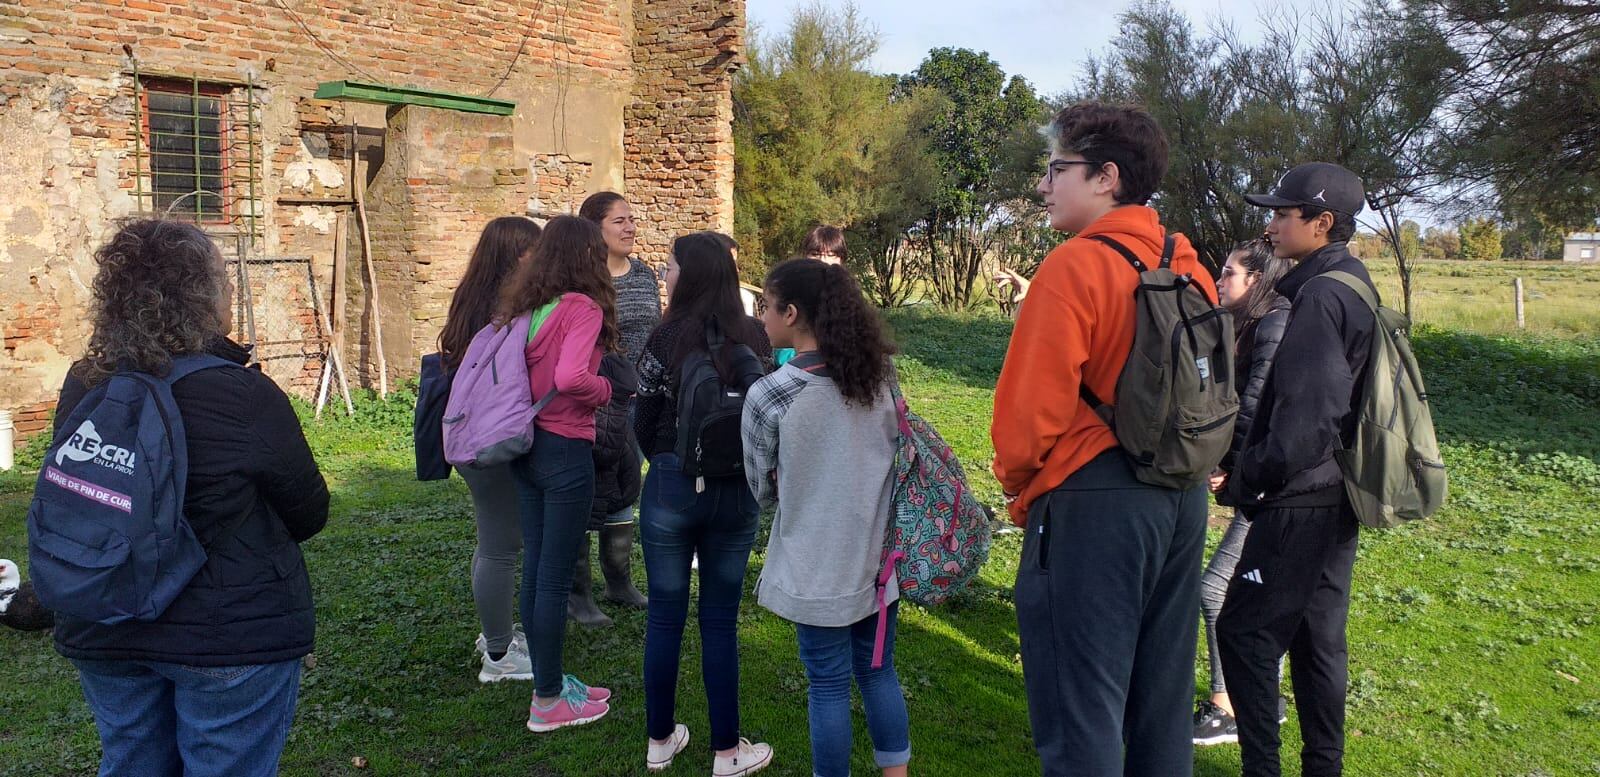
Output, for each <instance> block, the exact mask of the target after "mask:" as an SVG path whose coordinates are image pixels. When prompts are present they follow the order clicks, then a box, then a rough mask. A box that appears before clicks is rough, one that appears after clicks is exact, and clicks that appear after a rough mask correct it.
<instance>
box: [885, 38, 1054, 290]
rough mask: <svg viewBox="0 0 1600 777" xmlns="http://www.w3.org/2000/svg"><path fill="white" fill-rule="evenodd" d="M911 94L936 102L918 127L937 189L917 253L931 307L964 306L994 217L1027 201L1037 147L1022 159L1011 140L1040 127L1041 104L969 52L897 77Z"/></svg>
mask: <svg viewBox="0 0 1600 777" xmlns="http://www.w3.org/2000/svg"><path fill="white" fill-rule="evenodd" d="M918 89H928V90H932V91H934V92H936V93H938V94H939V95H940V96H941V97H942V98H943V99H942V101H941V102H940V103H939V104H938V107H937V109H935V110H933V111H931V112H930V113H929V114H928V115H927V117H926V118H927V119H928V123H927V124H925V125H924V126H923V132H924V135H925V137H926V138H927V140H928V144H929V149H930V152H931V154H932V156H933V160H934V164H935V166H936V167H937V169H938V171H939V176H938V178H937V179H936V180H937V181H938V182H939V186H938V188H937V189H936V190H935V191H934V192H933V193H932V196H931V198H930V199H931V205H930V207H929V209H928V211H927V214H926V216H925V217H924V218H923V219H922V223H921V225H920V227H919V229H918V234H919V237H920V240H919V241H918V244H917V246H916V248H917V249H918V250H919V252H920V253H921V255H922V259H923V261H924V268H923V270H924V271H923V277H924V279H925V280H926V281H927V283H928V287H929V289H930V291H931V292H932V293H933V296H934V299H935V301H937V302H938V303H939V304H940V305H943V306H945V307H957V308H960V307H967V306H969V305H970V304H972V302H973V290H974V288H975V285H976V281H977V278H978V276H979V274H980V273H981V271H982V269H983V267H984V264H985V261H986V260H987V259H988V257H989V256H990V254H991V251H992V249H993V248H994V238H995V233H994V230H993V227H994V225H995V220H996V218H997V217H999V216H1000V214H1001V210H1002V208H1003V207H1004V206H1005V204H1006V203H1008V202H1012V201H1015V200H1017V199H1019V198H1025V197H1028V196H1030V195H1029V194H1027V191H1028V189H1030V188H1031V184H1029V183H1028V182H1027V179H1028V178H1029V176H1030V175H1034V174H1036V171H1037V170H1038V169H1039V167H1040V166H1041V165H1042V162H1043V159H1042V153H1041V149H1042V144H1041V143H1039V142H1038V141H1037V140H1034V141H1033V142H1032V149H1033V150H1032V152H1031V153H1021V152H1019V143H1018V141H1017V138H1018V136H1019V133H1020V132H1022V131H1024V129H1025V128H1027V127H1029V125H1032V126H1037V125H1038V124H1039V123H1040V122H1042V121H1043V119H1044V116H1043V111H1044V104H1043V103H1042V102H1041V101H1040V100H1039V98H1038V96H1037V95H1036V94H1034V91H1033V87H1032V86H1030V85H1029V84H1028V82H1027V81H1026V80H1025V79H1023V78H1021V77H1020V76H1012V77H1011V78H1010V79H1007V78H1006V75H1005V73H1004V72H1003V71H1002V70H1001V69H1000V66H999V65H998V64H996V63H995V61H994V60H993V59H991V58H990V57H989V55H988V54H985V53H981V52H975V51H971V50H968V49H953V48H937V49H934V50H932V51H930V52H929V53H928V56H927V58H925V59H924V60H923V61H922V64H921V65H920V66H918V68H917V69H916V71H915V72H913V73H911V74H909V75H907V76H904V77H902V78H901V79H900V85H899V90H900V92H901V93H902V94H906V93H910V92H913V91H915V90H918Z"/></svg>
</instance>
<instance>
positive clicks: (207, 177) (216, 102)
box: [140, 78, 234, 222]
mask: <svg viewBox="0 0 1600 777" xmlns="http://www.w3.org/2000/svg"><path fill="white" fill-rule="evenodd" d="M140 80H141V86H142V87H143V88H142V89H141V90H140V109H141V113H142V114H143V116H144V122H143V127H142V128H141V129H142V130H143V134H144V142H145V148H147V149H149V151H148V154H149V157H148V158H149V162H150V166H149V182H150V190H151V195H152V203H151V204H152V205H154V206H155V211H156V212H157V213H168V212H172V213H183V214H186V215H190V216H193V217H194V218H195V219H197V220H200V221H213V222H214V221H226V220H228V219H229V218H230V216H231V214H230V213H229V209H230V205H229V203H231V202H232V201H233V199H234V198H233V197H231V196H230V193H229V191H228V189H229V183H230V182H229V175H228V171H229V164H228V152H229V143H228V137H229V127H228V118H229V117H228V114H229V111H228V105H227V103H228V95H229V94H230V93H231V92H232V90H233V89H234V87H232V86H230V85H226V84H213V83H205V82H201V81H185V80H171V79H161V78H143V79H140Z"/></svg>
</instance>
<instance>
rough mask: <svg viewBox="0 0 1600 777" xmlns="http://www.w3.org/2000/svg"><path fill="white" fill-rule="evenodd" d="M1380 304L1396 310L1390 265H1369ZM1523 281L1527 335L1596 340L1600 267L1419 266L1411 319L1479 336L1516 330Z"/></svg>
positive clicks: (1397, 300)
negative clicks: (1517, 285) (1516, 284)
mask: <svg viewBox="0 0 1600 777" xmlns="http://www.w3.org/2000/svg"><path fill="white" fill-rule="evenodd" d="M1367 266H1368V267H1369V268H1370V269H1371V270H1372V274H1373V279H1374V280H1375V281H1377V283H1378V290H1379V291H1381V292H1382V293H1383V299H1384V302H1385V303H1387V304H1389V305H1391V306H1393V307H1394V308H1395V309H1397V310H1398V309H1399V307H1400V281H1399V278H1398V277H1397V276H1396V274H1395V270H1394V265H1393V264H1390V263H1387V262H1384V261H1374V262H1370V263H1368V265H1367ZM1518 277H1520V278H1522V284H1523V319H1524V321H1525V323H1526V325H1527V331H1528V332H1531V333H1535V334H1552V335H1563V336H1582V337H1596V336H1600V264H1562V263H1561V262H1446V261H1437V262H1419V263H1418V265H1417V268H1416V270H1415V271H1414V274H1413V276H1412V283H1413V284H1414V290H1413V292H1412V295H1413V298H1412V305H1413V306H1414V307H1415V310H1413V311H1412V317H1413V318H1415V319H1416V321H1417V323H1421V324H1428V325H1430V326H1434V327H1437V328H1440V329H1449V330H1452V331H1457V332H1476V333H1478V334H1511V333H1515V332H1516V331H1517V316H1516V306H1515V303H1514V302H1513V299H1514V294H1513V292H1512V287H1511V284H1512V279H1513V278H1518Z"/></svg>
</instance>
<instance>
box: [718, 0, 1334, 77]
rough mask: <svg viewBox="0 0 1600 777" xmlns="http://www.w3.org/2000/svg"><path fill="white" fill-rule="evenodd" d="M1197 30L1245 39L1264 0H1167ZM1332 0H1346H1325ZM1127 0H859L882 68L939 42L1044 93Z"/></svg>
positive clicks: (765, 0) (1097, 44) (781, 9)
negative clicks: (1222, 27)
mask: <svg viewBox="0 0 1600 777" xmlns="http://www.w3.org/2000/svg"><path fill="white" fill-rule="evenodd" d="M1170 1H1171V2H1172V4H1173V6H1174V7H1176V8H1178V9H1179V10H1181V11H1183V12H1184V13H1185V14H1187V15H1188V17H1189V19H1190V21H1192V22H1193V23H1194V24H1195V26H1196V29H1197V30H1198V31H1202V32H1203V31H1205V30H1207V29H1210V26H1211V25H1213V24H1215V23H1218V22H1223V21H1226V22H1231V23H1233V24H1234V25H1236V27H1237V29H1238V31H1239V32H1240V33H1241V35H1242V36H1243V37H1244V38H1245V39H1246V40H1250V39H1252V38H1254V37H1255V33H1256V31H1257V30H1258V29H1259V26H1258V22H1257V18H1258V16H1259V12H1260V9H1261V8H1262V7H1263V6H1264V5H1265V6H1267V7H1272V6H1276V5H1277V4H1275V3H1270V2H1268V3H1264V2H1263V0H1170ZM1329 1H1330V3H1332V4H1335V5H1337V4H1340V3H1348V2H1349V0H1329ZM812 2H822V3H823V5H825V6H828V7H832V8H838V7H842V6H844V5H845V2H846V0H746V16H747V18H748V20H749V22H750V25H751V26H752V27H759V28H760V31H761V34H763V35H771V34H781V33H782V32H784V31H785V30H786V29H787V28H788V24H789V20H790V18H791V17H792V16H793V14H794V10H795V9H796V8H799V7H803V6H806V5H809V4H810V3H812ZM1131 3H1132V0H1109V1H1107V2H1094V1H1093V0H857V2H856V8H857V10H858V11H859V13H860V14H861V16H862V17H863V18H865V19H866V20H867V21H869V22H871V23H872V24H873V25H874V26H876V27H877V28H878V31H879V32H880V33H882V36H883V41H882V47H881V48H880V49H879V51H878V55H877V57H876V58H875V59H874V61H873V66H874V69H876V70H878V71H879V72H884V73H906V72H910V71H912V70H915V69H916V67H917V65H918V64H920V63H921V62H922V59H923V57H924V56H925V55H926V54H927V53H928V50H929V49H932V48H936V47H939V46H953V47H960V48H969V49H975V50H977V51H987V52H989V56H990V57H992V58H993V59H994V60H995V61H996V62H998V63H1000V67H1001V68H1002V69H1003V70H1005V72H1006V74H1007V75H1012V74H1020V75H1022V76H1023V77H1025V78H1027V79H1028V81H1030V82H1031V83H1032V84H1033V86H1034V88H1035V89H1036V90H1037V91H1039V92H1040V93H1042V94H1046V95H1055V94H1059V93H1061V92H1063V91H1066V90H1067V89H1068V88H1070V87H1072V86H1073V85H1074V83H1075V82H1076V81H1077V79H1078V77H1079V75H1080V74H1081V72H1082V67H1083V62H1084V60H1085V59H1087V58H1088V57H1089V56H1090V55H1091V54H1094V55H1098V54H1100V53H1102V52H1104V51H1105V49H1106V47H1107V42H1108V41H1110V40H1111V38H1112V37H1113V36H1115V35H1116V32H1117V14H1118V13H1121V12H1122V10H1123V9H1125V8H1126V7H1128V6H1129V5H1130V4H1131Z"/></svg>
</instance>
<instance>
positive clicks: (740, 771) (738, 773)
mask: <svg viewBox="0 0 1600 777" xmlns="http://www.w3.org/2000/svg"><path fill="white" fill-rule="evenodd" d="M771 763H772V745H769V744H767V743H766V742H757V743H755V744H751V743H750V740H748V739H745V738H744V737H739V747H738V749H736V750H734V752H733V755H730V756H721V755H719V756H717V757H716V758H714V759H712V761H711V777H744V776H745V775H747V774H755V773H756V772H759V771H761V770H762V769H765V768H767V766H769V765H771Z"/></svg>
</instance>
